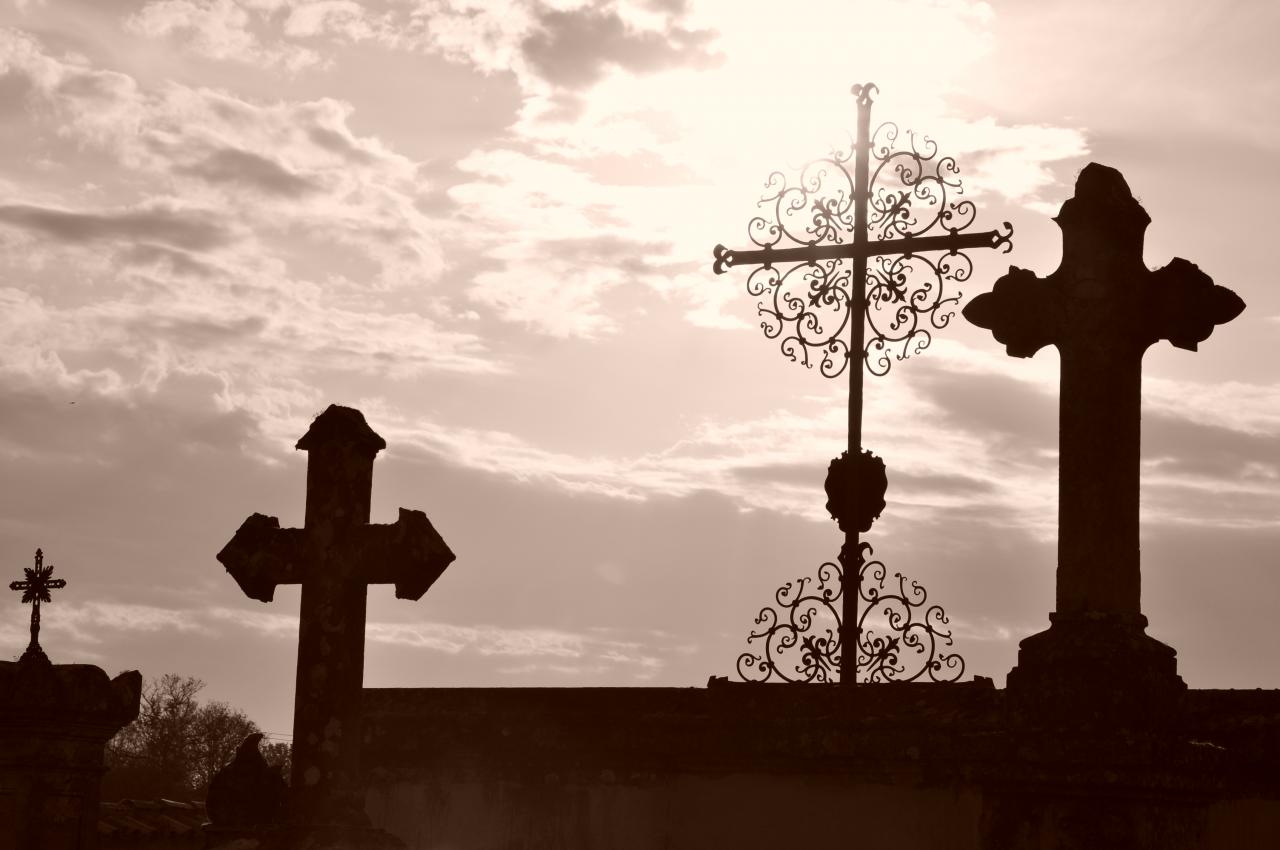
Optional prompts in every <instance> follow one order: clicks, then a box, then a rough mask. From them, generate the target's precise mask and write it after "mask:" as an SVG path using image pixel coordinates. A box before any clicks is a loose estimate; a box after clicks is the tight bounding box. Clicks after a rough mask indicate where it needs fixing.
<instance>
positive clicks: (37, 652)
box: [9, 549, 67, 658]
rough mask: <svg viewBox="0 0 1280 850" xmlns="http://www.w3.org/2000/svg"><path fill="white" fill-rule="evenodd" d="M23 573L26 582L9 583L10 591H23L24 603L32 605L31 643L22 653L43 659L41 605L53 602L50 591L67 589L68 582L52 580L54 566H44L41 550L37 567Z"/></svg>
mask: <svg viewBox="0 0 1280 850" xmlns="http://www.w3.org/2000/svg"><path fill="white" fill-rule="evenodd" d="M22 572H23V573H24V574H26V579H25V580H23V581H11V582H9V589H10V590H20V591H22V601H23V602H25V603H30V604H31V643H29V644H28V645H27V651H26V652H24V653H22V657H23V658H28V657H30V658H43V657H45V656H44V650H43V649H41V648H40V603H41V602H52V601H53V598H52V597H51V596H50V595H49V591H50V590H60V589H62V588H64V587H66V586H67V580H66V579H61V578H50V576H52V575H53V564H50V565H49V566H47V567H46V566H45V565H44V552H43V551H42V550H40V549H37V550H36V562H35V566H34V567H23V568H22Z"/></svg>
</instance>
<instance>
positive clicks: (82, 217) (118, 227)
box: [0, 204, 231, 251]
mask: <svg viewBox="0 0 1280 850" xmlns="http://www.w3.org/2000/svg"><path fill="white" fill-rule="evenodd" d="M0 223H4V224H8V225H10V226H12V227H19V228H23V229H25V230H30V231H34V232H37V233H39V234H41V235H43V236H45V237H48V238H50V239H53V240H56V241H58V242H64V243H67V244H71V245H84V244H87V243H91V242H98V241H124V242H130V241H135V240H146V241H148V242H160V243H162V244H166V245H171V246H173V247H176V248H184V249H186V250H189V251H207V250H210V249H213V248H217V247H220V246H222V245H226V244H227V243H229V242H230V241H231V232H230V228H229V227H227V226H226V225H225V224H224V223H223V222H221V221H219V220H218V218H217V216H215V215H213V214H211V213H209V212H207V211H199V210H179V209H173V208H169V209H166V208H163V207H156V208H151V209H130V210H119V211H112V212H100V213H89V212H70V211H66V210H59V209H51V208H44V207H37V206H31V205H27V204H8V205H4V206H0Z"/></svg>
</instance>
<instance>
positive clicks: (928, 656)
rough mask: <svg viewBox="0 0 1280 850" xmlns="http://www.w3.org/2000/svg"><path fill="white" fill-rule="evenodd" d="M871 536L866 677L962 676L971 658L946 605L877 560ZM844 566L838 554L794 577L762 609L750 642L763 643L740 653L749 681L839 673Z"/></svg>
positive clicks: (862, 586)
mask: <svg viewBox="0 0 1280 850" xmlns="http://www.w3.org/2000/svg"><path fill="white" fill-rule="evenodd" d="M873 554H874V553H873V551H872V549H871V546H870V544H867V543H862V544H860V545H859V556H858V596H859V599H860V602H861V604H860V606H859V614H858V639H857V645H858V658H857V667H856V675H857V677H858V681H859V682H914V681H921V680H925V679H927V680H930V681H934V682H954V681H956V680H958V679H959V678H960V677H961V676H963V675H964V668H965V664H964V658H963V657H961V656H960V655H959V654H958V653H954V652H946V651H945V649H946V648H947V647H950V646H952V644H953V640H952V636H951V631H950V629H949V628H947V626H948V625H949V621H948V619H947V614H946V611H944V610H943V608H942V606H941V605H938V604H937V603H933V604H930V603H929V601H928V593H927V592H926V591H925V589H924V587H923V586H922V585H921V584H920V583H919V582H917V581H912V580H910V579H908V578H906V577H905V576H903V575H902V574H901V573H894V574H893V575H892V576H890V575H889V571H888V569H887V568H886V567H885V565H884V562H883V561H880V560H873V559H872V558H871V556H872V555H873ZM843 577H844V574H843V571H842V570H841V568H840V566H839V565H838V564H835V563H833V562H831V561H828V562H826V563H824V564H823V565H822V566H820V567H819V568H818V572H817V574H816V576H802V577H801V578H798V579H796V580H795V581H790V582H787V583H786V584H785V585H783V586H782V587H780V588H778V590H777V592H776V593H775V594H774V599H775V601H776V603H777V607H776V608H775V607H771V606H766V607H764V608H762V609H760V613H759V614H758V615H756V619H755V624H756V626H757V628H756V629H754V630H753V631H752V632H751V634H750V635H748V636H747V643H748V644H754V643H757V642H759V651H757V652H750V651H748V652H744V653H742V654H741V655H739V656H738V665H737V666H738V676H739V677H740V678H741V679H742V680H743V681H747V682H768V681H771V680H777V681H783V682H831V681H834V680H836V679H837V678H839V670H840V656H841V653H842V646H841V630H840V605H839V601H840V597H841V595H842V593H843V590H844V588H843Z"/></svg>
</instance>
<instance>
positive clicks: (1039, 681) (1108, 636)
mask: <svg viewBox="0 0 1280 850" xmlns="http://www.w3.org/2000/svg"><path fill="white" fill-rule="evenodd" d="M1049 621H1050V623H1051V625H1050V626H1049V628H1048V629H1046V630H1045V631H1043V632H1039V633H1038V634H1034V635H1031V636H1030V637H1028V638H1026V639H1024V640H1023V641H1022V642H1021V643H1020V644H1019V645H1018V666H1016V667H1014V668H1013V669H1012V670H1010V671H1009V678H1008V682H1007V685H1006V687H1007V689H1008V692H1009V702H1010V708H1011V709H1012V711H1013V714H1014V716H1015V717H1017V718H1018V719H1019V720H1021V721H1023V722H1025V723H1027V724H1030V725H1046V726H1072V727H1079V728H1089V727H1104V726H1106V727H1121V728H1124V727H1132V726H1142V727H1148V728H1149V727H1150V726H1151V725H1152V724H1155V725H1160V724H1162V723H1164V722H1165V721H1169V720H1172V719H1174V718H1175V717H1176V715H1177V711H1178V707H1179V706H1180V704H1181V701H1182V700H1181V698H1182V695H1183V694H1184V693H1185V692H1186V690H1187V686H1186V683H1185V682H1183V681H1182V677H1181V676H1179V675H1178V664H1177V653H1176V652H1175V651H1174V649H1173V648H1172V647H1170V646H1167V645H1166V644H1163V643H1161V642H1160V641H1158V640H1156V639H1155V638H1153V637H1151V636H1150V635H1148V634H1147V633H1146V631H1145V629H1146V625H1147V618H1146V617H1144V616H1143V615H1141V614H1103V613H1097V612H1088V613H1084V614H1072V615H1064V614H1060V613H1053V614H1050V615H1049Z"/></svg>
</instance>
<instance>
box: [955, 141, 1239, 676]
mask: <svg viewBox="0 0 1280 850" xmlns="http://www.w3.org/2000/svg"><path fill="white" fill-rule="evenodd" d="M1054 221H1056V222H1057V224H1058V226H1059V227H1060V228H1061V229H1062V262H1061V264H1060V265H1059V266H1058V269H1057V271H1055V272H1053V273H1052V274H1051V275H1049V276H1048V277H1046V278H1040V277H1037V276H1036V275H1035V274H1034V273H1033V272H1031V271H1027V270H1025V269H1019V268H1016V267H1011V268H1010V269H1009V273H1008V274H1007V275H1005V276H1004V277H1002V278H1000V279H999V280H997V281H996V283H995V286H994V287H993V288H992V291H991V292H989V293H987V294H984V295H980V296H978V297H977V298H975V299H973V300H972V301H971V302H970V303H969V305H968V306H967V307H965V309H964V316H965V317H966V318H967V319H968V320H969V321H970V322H972V323H973V324H975V325H977V326H979V327H982V328H987V329H989V330H990V331H991V332H992V334H993V335H994V336H995V338H996V339H997V340H998V341H999V342H1002V343H1004V344H1005V346H1006V350H1007V351H1008V353H1009V354H1010V355H1012V356H1014V357H1030V356H1032V355H1033V354H1035V353H1036V352H1037V351H1038V350H1039V349H1041V348H1043V347H1044V346H1046V345H1055V346H1057V348H1058V351H1059V354H1060V356H1061V395H1060V402H1059V403H1060V413H1059V430H1060V438H1059V439H1060V453H1059V463H1060V471H1059V477H1058V494H1059V495H1058V499H1059V502H1058V523H1059V529H1058V570H1057V610H1056V611H1055V613H1054V614H1052V615H1051V616H1050V620H1051V621H1052V622H1053V623H1054V627H1051V629H1050V630H1049V632H1045V633H1042V634H1040V635H1035V636H1033V637H1032V638H1028V639H1027V640H1026V641H1024V642H1023V644H1022V653H1021V654H1020V656H1019V668H1018V669H1015V671H1014V673H1011V674H1010V678H1009V686H1010V688H1013V687H1014V686H1015V679H1016V678H1017V677H1016V675H1015V674H1017V673H1018V672H1019V669H1021V668H1024V667H1026V666H1027V665H1028V663H1030V664H1032V665H1033V666H1034V663H1035V661H1034V657H1032V656H1035V655H1036V652H1035V651H1034V650H1035V647H1036V646H1037V645H1041V644H1043V645H1044V646H1047V645H1048V643H1053V641H1049V642H1048V643H1046V642H1045V641H1044V640H1043V639H1045V637H1046V635H1049V634H1050V633H1051V632H1054V631H1055V628H1056V629H1057V631H1058V633H1059V634H1060V637H1061V640H1059V641H1057V644H1058V645H1057V650H1061V653H1059V652H1058V651H1057V650H1055V651H1054V652H1051V653H1049V654H1050V655H1054V657H1055V658H1057V659H1058V661H1062V660H1063V659H1064V658H1065V657H1066V656H1067V655H1072V654H1073V653H1074V654H1075V656H1078V657H1079V660H1080V662H1081V664H1091V663H1094V662H1097V663H1099V664H1104V665H1110V666H1114V667H1116V668H1117V669H1120V668H1121V667H1123V665H1125V664H1137V665H1138V666H1141V662H1140V661H1137V660H1135V659H1136V655H1131V657H1126V653H1128V650H1127V649H1126V646H1128V647H1129V648H1130V649H1133V652H1134V653H1137V655H1142V654H1144V652H1145V651H1144V650H1143V649H1141V647H1142V646H1144V645H1145V646H1146V647H1147V648H1148V649H1150V650H1152V652H1148V653H1145V654H1147V655H1151V654H1152V653H1154V654H1155V655H1159V656H1162V657H1163V658H1164V660H1163V661H1160V662H1159V664H1161V665H1163V666H1164V667H1165V668H1166V673H1171V672H1172V669H1173V668H1172V666H1171V665H1172V664H1173V652H1172V650H1170V649H1169V648H1168V647H1165V646H1164V645H1163V644H1159V645H1158V646H1159V647H1161V648H1162V649H1160V650H1154V649H1152V645H1154V644H1157V643H1158V642H1156V641H1155V640H1154V639H1151V638H1147V637H1146V636H1145V635H1142V634H1141V633H1142V630H1143V629H1144V628H1145V626H1146V618H1145V617H1143V616H1142V609H1141V604H1140V593H1141V573H1140V565H1139V552H1138V506H1139V476H1140V462H1141V453H1140V434H1141V405H1142V357H1143V354H1144V352H1145V351H1146V350H1147V348H1148V347H1150V346H1151V345H1153V344H1155V343H1156V342H1158V341H1160V340H1164V339H1167V340H1169V342H1171V343H1172V344H1173V345H1175V346H1177V347H1178V348H1185V349H1188V350H1190V351H1195V350H1196V346H1197V344H1198V343H1200V342H1202V341H1204V340H1205V339H1207V338H1208V337H1209V335H1210V334H1211V333H1212V332H1213V328H1214V326H1215V325H1220V324H1223V323H1225V322H1229V321H1231V320H1232V319H1234V318H1235V317H1236V316H1237V315H1239V314H1240V312H1241V310H1243V309H1244V302H1243V301H1241V300H1240V298H1239V296H1237V295H1236V294H1235V293H1234V292H1232V291H1231V290H1229V289H1226V288H1224V287H1222V286H1218V285H1216V284H1214V282H1213V281H1212V280H1210V278H1209V277H1208V276H1207V275H1206V274H1204V273H1203V272H1201V271H1200V269H1199V268H1197V267H1196V266H1195V265H1193V264H1192V263H1189V262H1187V261H1186V260H1183V259H1181V258H1175V259H1174V260H1172V261H1171V262H1170V263H1169V264H1168V265H1167V266H1165V267H1163V268H1161V269H1157V270H1155V271H1150V270H1148V269H1147V267H1146V265H1145V264H1144V262H1143V259H1142V244H1143V233H1144V231H1145V230H1146V227H1147V225H1148V224H1149V223H1150V221H1151V219H1150V217H1149V216H1148V215H1147V213H1146V211H1145V210H1143V208H1142V206H1141V204H1139V203H1138V201H1137V200H1135V199H1134V197H1133V195H1132V194H1131V193H1130V191H1129V186H1128V184H1127V183H1126V182H1125V180H1124V177H1123V176H1122V175H1121V174H1120V172H1119V171H1117V170H1115V169H1114V168H1108V167H1107V166H1103V165H1098V164H1096V163H1091V164H1090V165H1088V166H1086V167H1085V168H1084V170H1083V171H1081V172H1080V176H1079V178H1078V180H1077V181H1076V191H1075V197H1073V198H1071V199H1069V200H1068V201H1066V202H1065V203H1064V204H1063V205H1062V210H1061V212H1060V213H1059V214H1058V217H1057V218H1056V219H1054ZM1068 633H1069V634H1068ZM1104 633H1105V634H1106V637H1105V638H1103V637H1101V636H1102V635H1103V634H1104ZM1037 641H1039V642H1040V643H1039V644H1038V643H1037ZM1090 644H1096V645H1094V646H1092V647H1091V646H1089V645H1090ZM1042 648H1043V647H1042ZM1095 651H1096V653H1100V654H1103V655H1105V658H1103V659H1102V660H1099V658H1094V657H1092V656H1091V655H1090V654H1091V653H1094V652H1095ZM1029 653H1030V654H1029ZM1087 655H1089V656H1090V657H1089V658H1088V660H1087V662H1086V659H1085V656H1087ZM1046 657H1047V656H1046ZM1106 659H1110V660H1106ZM1131 672H1132V673H1134V675H1139V674H1140V671H1136V670H1133V669H1132V668H1131ZM1166 678H1167V677H1166Z"/></svg>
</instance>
